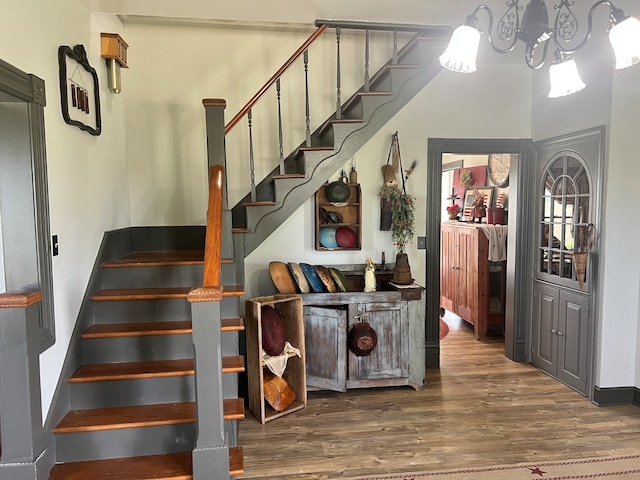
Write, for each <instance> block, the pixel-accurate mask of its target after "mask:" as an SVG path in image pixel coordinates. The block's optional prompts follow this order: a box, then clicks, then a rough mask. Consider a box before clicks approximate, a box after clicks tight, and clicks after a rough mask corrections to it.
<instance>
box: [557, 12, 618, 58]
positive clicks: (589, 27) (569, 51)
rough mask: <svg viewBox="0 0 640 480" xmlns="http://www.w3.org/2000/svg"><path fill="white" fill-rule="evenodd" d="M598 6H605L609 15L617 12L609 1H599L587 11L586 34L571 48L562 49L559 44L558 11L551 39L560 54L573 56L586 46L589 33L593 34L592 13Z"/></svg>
mask: <svg viewBox="0 0 640 480" xmlns="http://www.w3.org/2000/svg"><path fill="white" fill-rule="evenodd" d="M600 5H607V6H608V7H609V11H610V13H613V12H614V11H616V10H618V9H617V8H616V6H615V5H614V4H613V3H611V2H610V1H609V0H600V1H598V2H596V3H594V4H593V5H592V6H591V8H590V9H589V17H588V19H587V34H586V35H585V37H584V39H582V41H581V42H580V43H579V44H578V45H576V46H574V47H571V48H566V47H563V46H562V44H561V43H560V39H559V38H558V20H559V18H560V9H558V13H557V14H556V19H555V22H554V24H553V37H552V38H553V43H554V44H555V46H556V48H557V49H558V50H560V51H561V52H562V53H567V54H573V53H575V52H577V51H578V50H580V49H581V48H582V47H584V46H585V45H586V43H587V42H588V41H589V39H590V38H591V33H593V13H594V12H595V10H596V8H598V7H599V6H600Z"/></svg>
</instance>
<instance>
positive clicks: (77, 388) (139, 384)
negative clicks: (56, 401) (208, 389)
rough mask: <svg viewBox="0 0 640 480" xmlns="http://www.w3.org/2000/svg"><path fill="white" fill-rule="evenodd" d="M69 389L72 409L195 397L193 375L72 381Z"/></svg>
mask: <svg viewBox="0 0 640 480" xmlns="http://www.w3.org/2000/svg"><path fill="white" fill-rule="evenodd" d="M69 388H70V392H71V395H70V398H71V405H70V408H71V409H73V410H84V409H88V408H101V407H124V406H127V405H153V404H158V403H178V402H193V401H194V400H195V388H194V377H193V375H182V376H176V377H161V378H137V379H131V380H110V381H105V382H83V383H71V384H69Z"/></svg>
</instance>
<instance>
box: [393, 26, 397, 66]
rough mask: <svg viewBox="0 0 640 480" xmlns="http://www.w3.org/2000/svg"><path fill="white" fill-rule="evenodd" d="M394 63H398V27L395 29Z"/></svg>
mask: <svg viewBox="0 0 640 480" xmlns="http://www.w3.org/2000/svg"><path fill="white" fill-rule="evenodd" d="M392 63H393V64H394V65H397V64H398V29H397V28H394V29H393V62H392Z"/></svg>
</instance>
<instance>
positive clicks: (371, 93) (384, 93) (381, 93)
mask: <svg viewBox="0 0 640 480" xmlns="http://www.w3.org/2000/svg"><path fill="white" fill-rule="evenodd" d="M392 94H393V92H380V91H373V90H370V91H368V92H358V95H360V96H361V97H366V96H370V97H376V96H380V97H384V96H389V95H392Z"/></svg>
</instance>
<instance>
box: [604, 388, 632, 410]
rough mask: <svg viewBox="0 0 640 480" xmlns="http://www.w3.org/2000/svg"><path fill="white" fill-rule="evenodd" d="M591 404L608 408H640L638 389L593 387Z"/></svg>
mask: <svg viewBox="0 0 640 480" xmlns="http://www.w3.org/2000/svg"><path fill="white" fill-rule="evenodd" d="M593 403H595V404H596V405H598V406H599V407H608V406H612V405H635V406H636V407H640V388H637V387H611V388H600V387H594V389H593Z"/></svg>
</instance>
